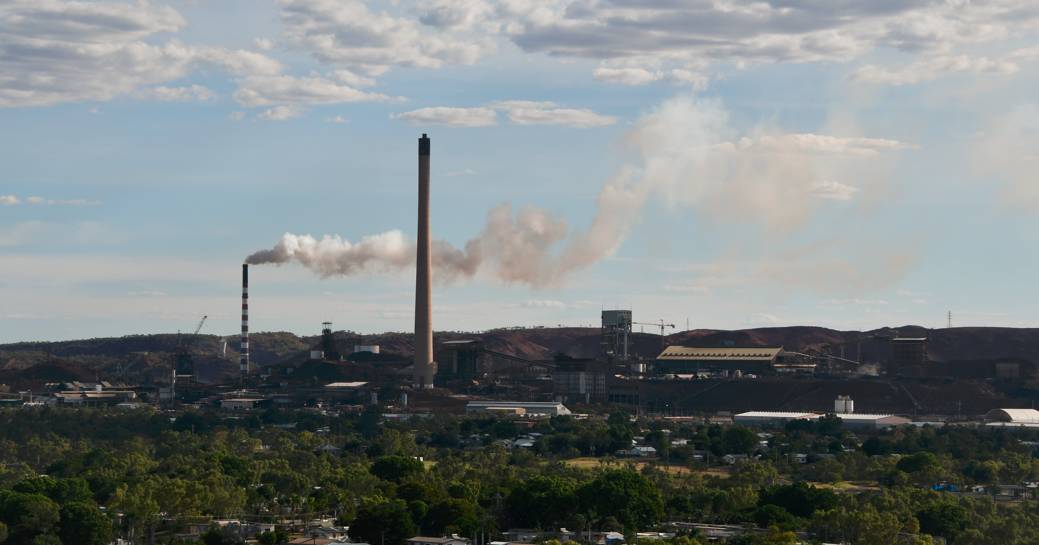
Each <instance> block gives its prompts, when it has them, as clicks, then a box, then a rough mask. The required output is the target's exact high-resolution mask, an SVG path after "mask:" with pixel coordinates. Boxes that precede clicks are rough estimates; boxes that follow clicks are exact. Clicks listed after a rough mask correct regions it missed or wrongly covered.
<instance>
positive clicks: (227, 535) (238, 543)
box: [201, 527, 245, 545]
mask: <svg viewBox="0 0 1039 545" xmlns="http://www.w3.org/2000/svg"><path fill="white" fill-rule="evenodd" d="M201 537H202V543H203V544H204V545H243V544H244V543H245V540H244V539H242V538H241V537H239V536H238V534H236V533H235V532H234V531H232V530H231V529H230V528H216V527H213V528H210V529H209V530H207V531H206V533H204V534H202V536H201Z"/></svg>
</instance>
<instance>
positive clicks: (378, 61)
mask: <svg viewBox="0 0 1039 545" xmlns="http://www.w3.org/2000/svg"><path fill="white" fill-rule="evenodd" d="M281 3H282V6H283V8H282V23H283V25H284V28H285V36H286V39H287V41H288V42H289V43H291V44H292V45H294V46H296V47H299V48H302V49H304V50H306V51H309V52H310V53H311V54H313V55H314V56H315V57H316V58H317V59H318V60H320V61H322V62H325V63H329V64H332V65H335V66H339V67H343V68H349V69H353V70H357V71H360V72H364V73H366V74H368V75H373V76H375V75H379V74H381V73H383V72H385V71H386V70H387V69H389V68H391V67H394V66H410V67H417V68H440V67H441V66H444V65H446V64H472V63H474V62H476V60H477V59H479V58H480V57H481V56H482V55H483V54H485V53H487V52H490V51H492V50H493V49H494V43H493V41H492V40H491V39H490V38H488V37H486V36H472V35H466V34H461V33H456V32H453V31H451V30H450V29H451V28H452V27H455V26H465V21H466V20H467V19H468V17H469V16H468V15H464V14H463V15H461V16H459V15H458V13H459V10H452V9H450V8H449V7H448V8H445V9H444V10H437V8H436V6H431V7H430V8H428V9H427V10H426V11H425V12H424V13H423V15H422V17H423V18H424V19H425V20H426V21H427V22H428V23H429V24H430V25H432V24H439V26H440V27H441V28H434V27H430V26H428V25H423V24H422V23H421V22H420V21H418V20H415V19H412V18H409V17H408V16H406V15H398V14H394V13H390V12H389V11H374V10H373V9H372V8H370V7H369V5H368V3H367V2H364V1H361V0H345V1H340V2H331V1H328V0H282V2H281ZM376 5H378V6H379V7H380V8H387V7H389V5H387V4H381V3H380V4H376ZM459 17H461V18H459Z"/></svg>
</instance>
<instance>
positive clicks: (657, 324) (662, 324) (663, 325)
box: [632, 319, 674, 338]
mask: <svg viewBox="0 0 1039 545" xmlns="http://www.w3.org/2000/svg"><path fill="white" fill-rule="evenodd" d="M632 324H634V325H638V326H654V327H659V328H660V336H661V338H663V337H664V329H665V328H668V327H670V328H671V329H674V324H668V323H666V322H664V320H663V319H661V320H659V321H657V322H651V323H650V322H632Z"/></svg>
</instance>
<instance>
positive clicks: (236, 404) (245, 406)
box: [220, 397, 264, 411]
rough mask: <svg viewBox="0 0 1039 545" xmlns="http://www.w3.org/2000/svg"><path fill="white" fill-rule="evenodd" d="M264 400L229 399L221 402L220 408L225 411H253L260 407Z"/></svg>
mask: <svg viewBox="0 0 1039 545" xmlns="http://www.w3.org/2000/svg"><path fill="white" fill-rule="evenodd" d="M263 402H264V400H263V399H255V398H244V397H239V398H229V399H221V400H220V408H221V409H224V410H225V411H251V410H253V409H255V408H257V407H259V406H260V404H262V403H263Z"/></svg>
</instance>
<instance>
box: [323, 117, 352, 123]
mask: <svg viewBox="0 0 1039 545" xmlns="http://www.w3.org/2000/svg"><path fill="white" fill-rule="evenodd" d="M325 121H326V122H328V123H334V124H336V125H345V124H347V123H349V122H350V120H349V119H347V118H346V117H343V116H341V115H335V116H332V117H326V118H325Z"/></svg>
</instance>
